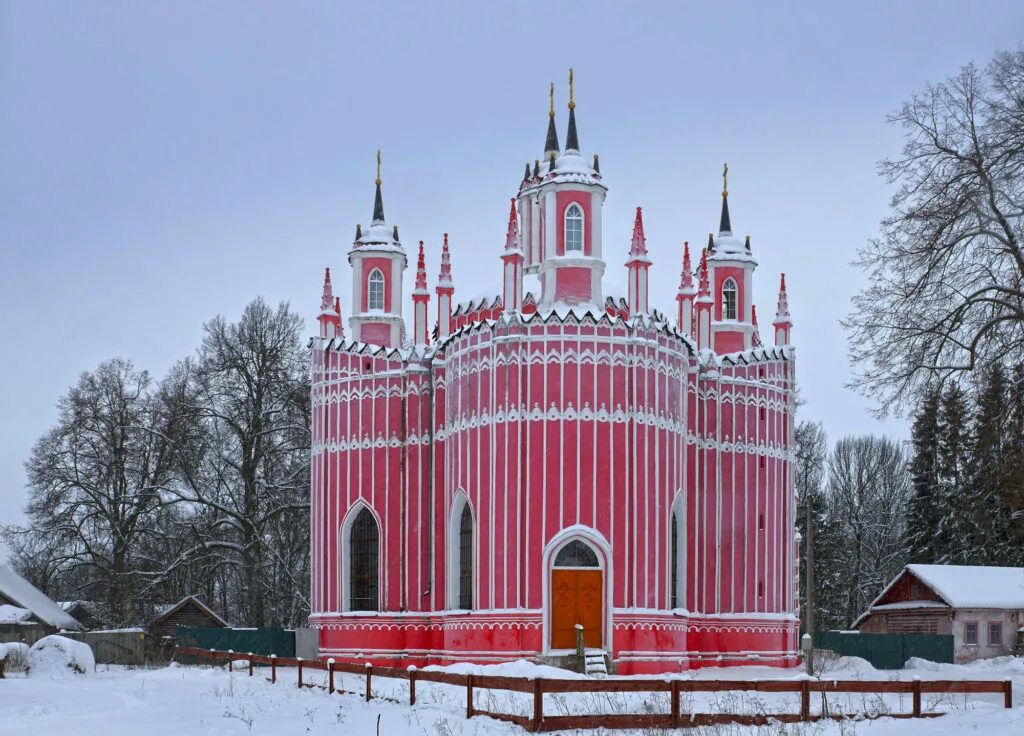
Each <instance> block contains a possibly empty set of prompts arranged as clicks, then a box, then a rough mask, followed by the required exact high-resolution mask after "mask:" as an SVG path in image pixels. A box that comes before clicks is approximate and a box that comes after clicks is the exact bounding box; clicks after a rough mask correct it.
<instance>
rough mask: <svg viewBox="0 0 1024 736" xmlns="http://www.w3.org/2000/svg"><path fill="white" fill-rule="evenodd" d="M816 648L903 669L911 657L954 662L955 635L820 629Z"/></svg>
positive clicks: (878, 665) (889, 668)
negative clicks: (873, 632) (870, 632)
mask: <svg viewBox="0 0 1024 736" xmlns="http://www.w3.org/2000/svg"><path fill="white" fill-rule="evenodd" d="M814 648H815V649H828V650H829V651H832V652H835V653H836V654H841V655H843V656H847V657H860V658H861V659H866V660H867V661H868V662H870V663H871V664H872V665H873V666H874V667H875V668H876V669H880V670H898V669H901V668H902V667H903V665H904V664H906V662H907V660H908V659H910V658H911V657H920V658H921V659H927V660H929V661H932V662H943V663H947V664H952V663H953V637H952V636H942V635H938V634H858V633H854V632H848V631H818V632H815V634H814Z"/></svg>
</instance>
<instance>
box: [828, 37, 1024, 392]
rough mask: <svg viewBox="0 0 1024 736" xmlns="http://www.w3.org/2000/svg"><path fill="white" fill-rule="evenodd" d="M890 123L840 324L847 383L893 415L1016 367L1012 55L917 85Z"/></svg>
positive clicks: (1017, 160)
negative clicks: (979, 374)
mask: <svg viewBox="0 0 1024 736" xmlns="http://www.w3.org/2000/svg"><path fill="white" fill-rule="evenodd" d="M892 121H893V122H894V123H896V124H898V125H900V126H902V127H903V129H904V131H905V135H906V142H905V145H904V148H903V155H902V156H900V157H899V158H896V159H893V160H886V161H883V162H882V164H881V166H880V168H881V173H882V174H883V175H884V176H885V177H886V178H887V179H888V180H889V182H891V183H893V184H895V185H896V186H897V189H896V193H895V194H894V195H893V198H892V204H891V214H890V215H889V216H888V217H886V218H885V219H884V220H883V221H882V225H881V235H880V236H879V237H878V238H877V239H875V240H873V241H872V242H871V243H870V244H869V245H868V246H867V247H865V248H864V249H863V250H862V251H861V252H860V255H859V258H858V263H859V265H860V266H861V267H862V268H863V269H864V270H865V271H866V272H867V274H868V276H869V278H870V286H868V287H867V288H866V289H865V290H864V291H862V292H861V293H860V294H859V295H858V296H857V297H856V298H855V300H854V311H853V313H852V315H851V316H850V317H849V318H848V320H847V322H846V326H847V328H848V330H849V333H850V346H851V356H852V358H853V359H854V362H855V363H857V364H859V366H860V370H859V372H858V374H857V375H856V377H855V380H854V385H855V386H857V387H858V388H859V389H861V390H862V391H863V392H864V393H866V394H867V395H870V396H872V397H875V398H876V399H879V400H880V404H881V406H884V407H887V408H888V407H893V408H896V409H902V408H908V407H910V406H912V404H913V402H914V400H915V399H918V398H920V396H921V395H922V394H923V393H925V392H926V391H927V390H928V389H929V387H932V386H935V385H941V384H946V383H948V382H949V381H953V382H959V380H960V379H961V378H962V377H963V376H964V375H965V374H966V373H968V372H969V371H971V370H973V369H974V368H975V367H976V366H979V365H990V364H993V363H998V362H1002V363H1004V364H1011V365H1016V364H1020V363H1022V362H1024V50H1018V51H1015V52H1011V53H1002V54H999V55H998V56H997V57H996V58H995V59H994V60H993V61H992V62H991V63H990V64H989V65H988V66H986V67H984V68H978V67H976V66H974V65H973V64H970V65H968V66H966V67H964V68H963V69H961V70H960V72H959V73H958V74H956V75H955V76H953V77H951V78H949V79H947V80H946V81H944V82H942V83H940V84H934V85H930V86H928V87H927V88H926V89H925V90H924V91H923V92H921V93H919V94H916V95H914V96H913V97H912V98H911V99H910V101H909V102H907V103H906V104H905V105H904V106H903V107H902V108H901V109H900V110H899V112H897V113H896V114H895V115H893V116H892ZM883 411H884V410H883Z"/></svg>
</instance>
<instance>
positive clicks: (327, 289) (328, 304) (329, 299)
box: [320, 268, 334, 309]
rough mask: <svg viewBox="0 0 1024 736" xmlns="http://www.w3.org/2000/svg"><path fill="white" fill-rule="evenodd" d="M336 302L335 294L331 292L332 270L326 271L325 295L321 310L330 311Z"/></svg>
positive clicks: (327, 269) (321, 301)
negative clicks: (332, 303)
mask: <svg viewBox="0 0 1024 736" xmlns="http://www.w3.org/2000/svg"><path fill="white" fill-rule="evenodd" d="M333 300H334V293H333V292H332V290H331V269H330V268H326V269H324V293H323V297H322V298H321V299H320V309H330V308H331V302H332V301H333Z"/></svg>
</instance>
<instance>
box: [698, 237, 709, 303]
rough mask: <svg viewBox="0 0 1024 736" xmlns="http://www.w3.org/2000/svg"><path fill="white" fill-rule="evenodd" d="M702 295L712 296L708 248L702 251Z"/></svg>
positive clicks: (700, 292)
mask: <svg viewBox="0 0 1024 736" xmlns="http://www.w3.org/2000/svg"><path fill="white" fill-rule="evenodd" d="M699 294H700V296H711V287H710V285H709V284H708V251H707V248H705V249H704V250H702V251H701V252H700V291H699Z"/></svg>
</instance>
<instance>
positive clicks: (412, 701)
mask: <svg viewBox="0 0 1024 736" xmlns="http://www.w3.org/2000/svg"><path fill="white" fill-rule="evenodd" d="M409 705H416V667H415V666H412V667H410V668H409Z"/></svg>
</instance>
